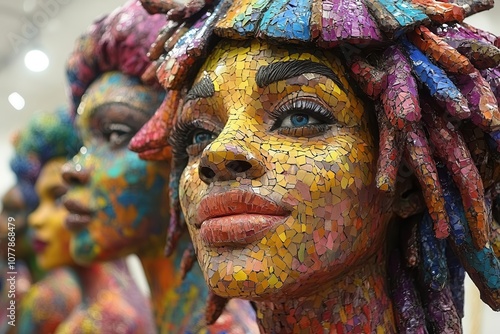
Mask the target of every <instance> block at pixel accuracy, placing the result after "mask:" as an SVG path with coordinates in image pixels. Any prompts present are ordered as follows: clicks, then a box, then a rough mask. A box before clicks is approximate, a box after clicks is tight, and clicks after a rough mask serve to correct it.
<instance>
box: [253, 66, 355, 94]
mask: <svg viewBox="0 0 500 334" xmlns="http://www.w3.org/2000/svg"><path fill="white" fill-rule="evenodd" d="M306 73H316V74H320V75H323V76H325V77H327V78H330V79H332V80H333V81H334V82H335V83H336V84H337V86H339V87H340V89H342V90H343V91H344V92H346V90H345V88H344V85H342V82H340V79H339V77H338V76H337V75H336V74H335V73H334V72H333V71H332V69H331V68H329V67H328V66H326V65H323V64H320V63H315V62H313V61H310V60H292V61H284V62H276V63H272V64H269V65H266V66H261V67H260V68H259V69H258V70H257V75H256V78H255V79H256V82H257V85H258V86H259V87H261V88H262V87H265V86H268V85H269V84H270V83H272V82H276V81H280V80H286V79H290V78H294V77H298V76H299V75H302V74H306Z"/></svg>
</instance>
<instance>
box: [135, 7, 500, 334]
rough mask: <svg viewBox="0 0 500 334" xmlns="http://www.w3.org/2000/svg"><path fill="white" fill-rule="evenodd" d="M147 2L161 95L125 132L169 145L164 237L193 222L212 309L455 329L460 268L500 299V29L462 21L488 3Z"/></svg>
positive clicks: (498, 303) (286, 329)
mask: <svg viewBox="0 0 500 334" xmlns="http://www.w3.org/2000/svg"><path fill="white" fill-rule="evenodd" d="M142 2H143V5H144V6H145V7H146V8H147V9H148V10H149V11H150V12H152V13H154V12H161V13H165V14H166V17H167V23H166V25H165V26H164V28H163V29H162V31H161V32H160V34H159V36H158V38H157V41H156V42H155V44H154V45H153V47H152V48H151V50H150V53H149V54H150V57H151V58H152V59H153V60H155V63H154V64H153V65H152V68H151V70H150V71H147V73H153V72H156V75H157V77H158V79H159V80H160V83H161V84H162V85H163V87H164V88H165V89H167V97H168V98H170V99H169V104H168V105H164V106H163V107H162V108H160V109H159V110H158V111H157V112H156V113H155V115H154V116H153V118H152V119H151V120H150V121H149V122H148V123H147V125H146V126H145V127H143V128H142V129H141V131H140V132H139V133H138V134H137V135H136V136H135V137H134V138H133V140H132V141H131V148H132V149H133V150H135V151H138V152H139V154H140V155H141V156H142V157H143V158H145V159H156V160H162V159H164V157H165V155H164V152H165V151H166V148H165V147H166V145H167V142H168V141H170V142H171V143H172V145H173V162H172V172H171V179H170V184H171V210H173V211H174V213H173V214H172V217H173V221H171V223H170V225H171V228H170V232H169V239H168V246H169V248H172V247H173V246H174V245H175V242H176V239H177V238H179V235H181V232H182V229H183V228H184V224H185V225H187V228H188V229H189V232H190V235H191V237H192V239H193V242H194V248H195V251H194V252H193V254H196V255H197V258H198V261H199V262H200V265H201V268H202V270H203V272H204V275H205V279H206V281H207V283H208V285H209V287H210V288H211V290H212V291H213V292H214V295H213V296H212V299H211V307H210V309H211V310H214V313H213V314H209V315H208V317H209V319H216V318H217V310H220V309H222V308H223V306H224V304H225V303H226V302H227V299H229V298H233V297H243V298H246V299H250V300H252V301H253V302H254V303H255V305H256V308H257V318H258V322H259V326H260V329H261V331H262V332H264V333H291V332H297V333H298V332H300V333H320V332H325V333H327V332H330V333H331V332H337V333H367V332H387V333H390V332H400V333H425V332H427V331H431V332H437V333H456V332H460V331H461V321H460V317H461V315H462V312H463V279H464V270H466V271H467V272H468V274H469V275H470V277H471V278H472V279H473V281H474V283H475V284H476V286H477V287H478V288H479V290H480V291H481V297H482V299H483V301H484V302H485V303H487V304H488V305H489V306H490V307H491V308H493V309H495V310H499V309H500V262H499V259H498V258H497V257H496V256H495V250H496V251H497V254H498V249H495V248H497V247H498V239H495V238H496V237H495V236H497V235H498V234H493V233H489V230H490V229H491V227H490V226H493V224H494V222H493V220H492V215H491V210H492V209H493V210H494V211H495V210H496V206H495V205H494V206H493V208H492V202H495V201H497V197H496V192H495V191H494V189H495V188H496V183H497V182H498V180H499V174H498V172H499V164H498V157H499V155H498V152H499V150H500V149H499V148H498V147H499V145H498V144H499V143H500V141H499V138H500V137H499V133H500V132H499V130H500V127H499V125H500V124H499V120H500V114H499V111H498V102H497V99H498V98H499V97H500V90H499V83H500V72H499V61H500V50H499V49H498V48H497V46H498V45H499V39H498V38H496V37H495V36H493V35H492V34H490V33H488V32H485V31H481V30H479V29H476V28H474V27H471V26H469V25H467V24H465V23H464V22H463V19H464V18H465V17H467V16H469V15H471V14H473V13H476V12H478V11H481V10H485V9H488V8H491V6H492V5H493V1H447V2H441V1H327V0H323V1H313V0H304V1H296V0H293V1H278V0H276V1H272V0H262V1H252V0H238V1H224V0H223V1H190V2H188V4H185V5H182V4H178V3H177V2H174V1H154V0H150V1H148V0H144V1H142ZM171 129H174V130H173V131H171ZM181 207H182V212H183V213H184V215H181V213H180V211H181V210H180V209H181ZM184 219H185V222H184ZM490 238H491V240H490ZM186 262H187V263H189V261H186Z"/></svg>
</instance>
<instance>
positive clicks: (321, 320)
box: [257, 261, 396, 334]
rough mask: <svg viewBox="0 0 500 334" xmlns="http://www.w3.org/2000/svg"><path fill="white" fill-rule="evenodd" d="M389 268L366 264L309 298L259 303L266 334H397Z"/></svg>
mask: <svg viewBox="0 0 500 334" xmlns="http://www.w3.org/2000/svg"><path fill="white" fill-rule="evenodd" d="M385 271H386V270H385V265H384V264H380V263H375V261H372V263H369V264H366V265H364V266H363V267H359V268H357V269H355V270H353V271H352V272H350V273H348V274H346V275H344V276H342V277H340V278H338V279H336V280H334V281H332V282H330V283H329V284H325V285H321V286H319V287H318V289H317V290H316V293H313V294H310V295H308V296H307V297H301V298H287V299H285V300H283V301H281V302H279V303H277V302H258V303H257V308H258V312H257V318H258V321H259V326H260V328H261V332H263V333H276V334H278V333H283V334H284V333H315V334H316V333H395V332H396V329H395V325H394V319H393V313H392V304H391V301H390V298H389V295H388V286H387V282H386V273H385Z"/></svg>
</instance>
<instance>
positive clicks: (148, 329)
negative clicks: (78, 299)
mask: <svg viewBox="0 0 500 334" xmlns="http://www.w3.org/2000/svg"><path fill="white" fill-rule="evenodd" d="M75 271H76V273H77V276H78V280H79V283H80V287H81V290H82V303H81V305H80V306H79V307H77V308H76V309H75V311H74V312H73V313H72V315H71V316H70V317H68V319H66V320H65V322H64V323H63V324H61V325H60V327H58V329H57V332H58V333H76V332H78V330H80V329H81V328H87V329H88V330H89V332H92V333H113V332H115V331H116V328H118V327H120V328H122V329H123V332H127V333H152V332H154V331H155V330H154V324H153V319H152V317H151V307H150V305H149V301H148V300H147V299H146V298H145V297H144V295H143V294H142V293H141V291H140V290H139V288H138V287H137V285H136V284H135V282H134V280H133V279H132V277H131V275H130V272H129V271H128V268H127V265H126V263H125V261H124V260H123V259H120V260H116V261H112V262H106V263H102V264H101V263H95V264H91V265H90V266H88V267H77V268H75Z"/></svg>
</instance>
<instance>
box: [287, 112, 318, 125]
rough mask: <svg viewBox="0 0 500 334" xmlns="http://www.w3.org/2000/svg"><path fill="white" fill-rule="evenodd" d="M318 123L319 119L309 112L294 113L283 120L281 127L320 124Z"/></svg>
mask: <svg viewBox="0 0 500 334" xmlns="http://www.w3.org/2000/svg"><path fill="white" fill-rule="evenodd" d="M318 123H319V121H318V120H317V119H316V118H314V117H311V116H309V115H308V114H305V113H294V114H291V115H289V116H287V117H285V118H284V119H283V121H282V122H281V127H285V128H299V127H302V126H307V125H312V124H318Z"/></svg>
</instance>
